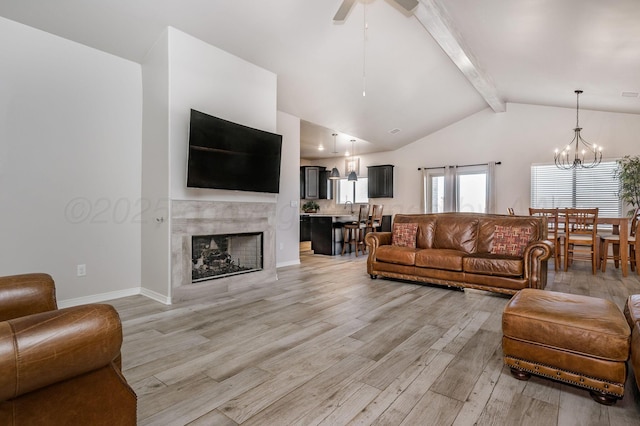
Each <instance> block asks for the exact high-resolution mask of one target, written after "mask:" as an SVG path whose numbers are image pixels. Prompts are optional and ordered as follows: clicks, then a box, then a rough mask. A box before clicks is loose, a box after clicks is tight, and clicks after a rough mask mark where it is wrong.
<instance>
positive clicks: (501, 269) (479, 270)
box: [462, 254, 524, 277]
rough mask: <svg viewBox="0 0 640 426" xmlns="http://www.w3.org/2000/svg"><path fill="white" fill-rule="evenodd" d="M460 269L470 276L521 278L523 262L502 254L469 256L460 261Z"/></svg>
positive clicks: (519, 258) (518, 258) (520, 259)
mask: <svg viewBox="0 0 640 426" xmlns="http://www.w3.org/2000/svg"><path fill="white" fill-rule="evenodd" d="M462 269H463V270H464V272H468V273H470V274H483V275H497V276H500V277H521V276H522V275H524V262H523V260H522V258H521V257H515V256H505V255H502V254H470V255H468V256H466V257H465V258H464V259H462Z"/></svg>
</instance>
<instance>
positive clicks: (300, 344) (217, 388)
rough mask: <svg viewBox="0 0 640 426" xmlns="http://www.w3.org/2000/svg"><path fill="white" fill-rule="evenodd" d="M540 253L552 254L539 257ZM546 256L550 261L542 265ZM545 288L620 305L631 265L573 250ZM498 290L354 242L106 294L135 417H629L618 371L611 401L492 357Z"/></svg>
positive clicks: (322, 420)
mask: <svg viewBox="0 0 640 426" xmlns="http://www.w3.org/2000/svg"><path fill="white" fill-rule="evenodd" d="M550 266H552V265H550ZM551 269H552V268H551ZM549 278H550V283H549V284H548V286H547V289H548V290H552V291H562V292H568V293H576V294H586V295H591V296H597V297H602V298H606V299H610V300H612V301H614V302H615V303H616V304H617V305H618V306H619V307H622V306H623V304H624V302H625V299H626V297H627V295H629V294H633V293H640V280H639V279H638V276H637V275H635V273H633V274H630V276H629V277H628V278H624V279H623V278H622V277H621V273H620V271H619V270H617V269H615V268H613V267H611V268H608V270H607V272H606V273H605V274H602V273H598V275H596V276H593V275H591V273H590V269H589V267H588V265H587V264H586V263H585V264H579V263H576V264H575V265H574V267H572V270H571V271H570V272H568V273H564V272H558V273H556V274H555V277H554V273H553V271H552V272H551V273H550V277H549ZM507 301H508V297H505V296H501V295H495V294H492V293H488V292H482V291H476V290H466V291H464V292H462V291H456V290H451V289H446V288H441V287H431V286H423V285H415V284H409V283H401V282H397V281H391V280H383V279H378V280H371V279H370V278H369V276H368V275H367V274H366V264H365V258H364V257H363V256H360V257H357V258H356V257H354V256H353V255H347V256H335V257H328V256H317V255H315V256H313V255H305V256H303V257H302V259H301V265H297V266H290V267H286V268H280V269H278V280H277V281H274V282H265V283H264V284H263V285H260V286H252V287H244V288H243V287H242V286H239V287H238V289H237V290H234V291H230V292H228V293H223V294H217V295H216V296H215V297H212V298H211V299H209V300H202V299H200V300H196V301H191V302H185V303H179V304H175V305H172V306H165V305H162V304H160V303H157V302H154V301H152V300H150V299H147V298H145V297H143V296H132V297H126V298H122V299H117V300H113V301H111V303H112V304H113V305H114V306H115V307H116V308H117V310H118V311H119V312H120V315H121V318H122V321H123V327H124V345H123V348H122V359H123V371H124V375H125V377H126V378H127V380H128V382H129V383H130V384H131V386H132V387H133V388H134V390H135V391H136V393H137V395H138V423H139V424H140V425H163V426H164V425H187V424H188V425H236V424H243V425H315V424H322V425H369V424H375V425H536V426H539V425H612V426H613V425H616V426H617V425H639V424H640V392H639V391H638V389H637V387H636V384H635V380H634V379H633V376H632V373H631V372H630V374H629V378H628V380H627V384H626V394H625V397H624V398H623V399H622V400H620V401H618V403H617V404H616V405H614V406H611V407H606V406H603V405H600V404H597V403H596V402H594V401H593V400H592V399H591V398H590V396H589V393H588V392H587V391H585V390H582V389H578V388H574V387H572V386H569V385H565V384H561V383H557V382H553V381H551V380H546V379H542V378H538V377H533V378H532V379H531V380H529V381H527V382H522V381H518V380H516V379H514V378H513V377H512V376H511V374H510V373H509V369H508V368H506V367H504V366H503V363H502V358H501V357H502V351H501V313H502V309H503V308H504V306H505V304H506V303H507Z"/></svg>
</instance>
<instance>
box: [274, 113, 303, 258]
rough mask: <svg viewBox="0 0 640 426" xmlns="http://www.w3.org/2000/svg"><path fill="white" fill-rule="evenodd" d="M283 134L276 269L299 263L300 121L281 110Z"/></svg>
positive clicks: (280, 125)
mask: <svg viewBox="0 0 640 426" xmlns="http://www.w3.org/2000/svg"><path fill="white" fill-rule="evenodd" d="M278 133H279V134H281V135H282V166H281V170H280V193H279V194H278V203H277V206H276V207H277V208H276V212H277V213H276V214H277V216H278V217H277V227H276V264H277V265H276V266H278V267H281V266H287V265H295V264H298V263H300V243H299V242H300V205H299V199H300V119H299V118H298V117H294V116H292V115H290V114H286V113H284V112H280V111H278Z"/></svg>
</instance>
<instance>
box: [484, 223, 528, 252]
mask: <svg viewBox="0 0 640 426" xmlns="http://www.w3.org/2000/svg"><path fill="white" fill-rule="evenodd" d="M529 241H531V228H528V227H524V226H500V225H496V230H495V233H494V234H493V247H492V248H491V253H493V254H506V255H509V256H522V253H524V249H525V248H526V247H527V244H529Z"/></svg>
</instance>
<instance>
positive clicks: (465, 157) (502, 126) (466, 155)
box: [315, 103, 640, 214]
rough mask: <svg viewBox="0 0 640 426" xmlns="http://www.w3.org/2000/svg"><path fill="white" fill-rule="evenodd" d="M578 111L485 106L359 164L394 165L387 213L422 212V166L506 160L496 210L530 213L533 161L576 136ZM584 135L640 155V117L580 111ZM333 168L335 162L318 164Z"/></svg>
mask: <svg viewBox="0 0 640 426" xmlns="http://www.w3.org/2000/svg"><path fill="white" fill-rule="evenodd" d="M575 114H576V111H575V109H572V108H558V107H545V106H536V105H523V104H512V103H510V104H508V105H507V112H505V113H494V112H493V111H491V110H490V109H488V108H487V109H485V110H483V111H480V112H478V113H476V114H473V115H471V116H469V117H467V118H466V119H463V120H461V121H459V122H457V123H454V124H452V125H450V126H448V127H446V128H444V129H442V130H440V131H438V132H435V133H433V134H431V135H429V136H427V137H425V138H422V139H420V140H418V141H416V142H414V143H412V144H409V145H407V146H405V147H403V148H401V149H398V150H396V151H392V152H384V153H376V154H370V155H362V156H360V157H361V160H360V164H361V165H360V168H361V170H362V167H363V166H364V167H366V166H367V165H376V164H394V165H395V169H394V185H395V188H394V198H393V199H385V200H382V201H384V204H385V214H389V213H394V214H395V213H419V212H421V172H419V171H418V168H419V167H438V166H444V165H464V164H476V163H486V162H489V161H501V162H502V165H500V166H497V167H496V186H497V188H496V191H497V212H498V213H506V212H507V208H508V207H513V208H515V210H516V213H520V214H526V213H527V209H528V207H529V204H530V181H531V176H530V170H531V164H533V163H549V162H551V163H552V162H553V151H554V149H555V148H562V147H564V146H565V145H566V144H568V143H569V142H571V139H573V135H574V133H573V128H574V127H575ZM580 124H581V126H582V127H583V131H582V136H583V137H584V138H585V139H586V140H587V141H589V142H591V143H596V144H598V145H602V146H604V151H603V152H604V155H605V157H607V158H617V157H621V156H623V155H627V154H629V155H638V154H640V142H639V141H638V136H637V135H638V134H640V115H634V114H620V113H608V112H600V111H589V110H580ZM315 163H317V164H321V165H326V166H330V165H331V164H333V160H331V159H329V160H323V161H317V162H315Z"/></svg>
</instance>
